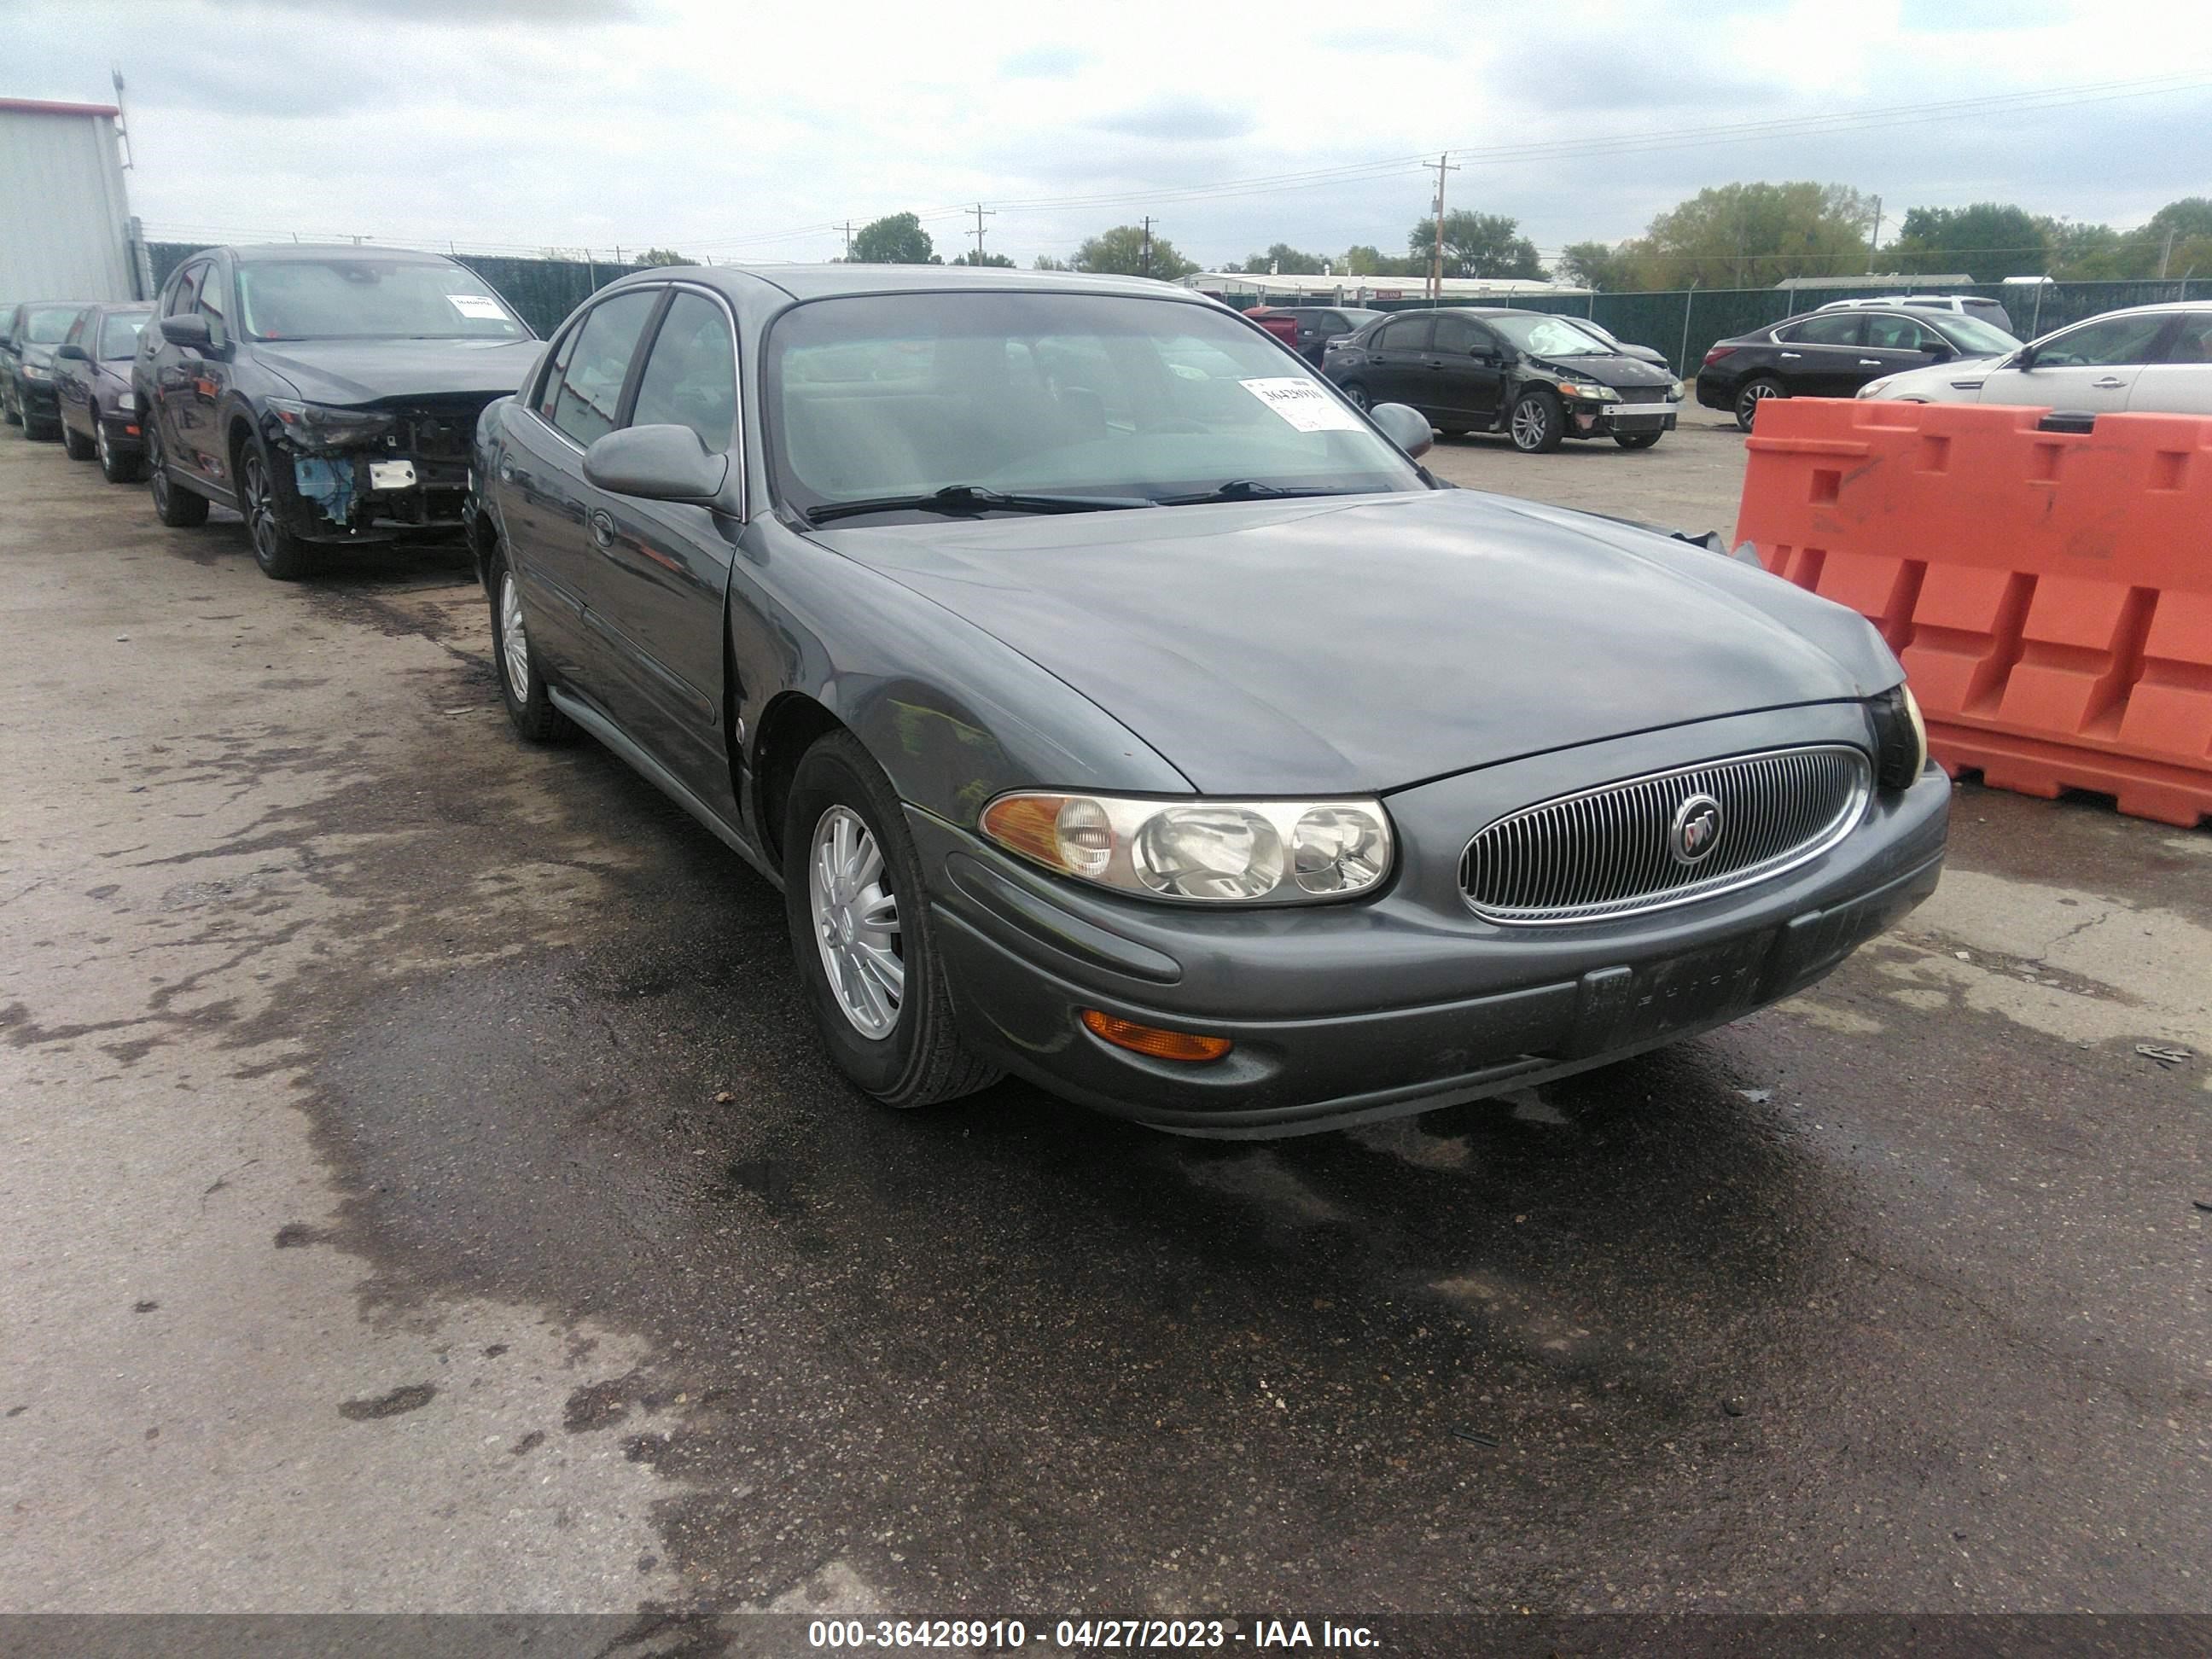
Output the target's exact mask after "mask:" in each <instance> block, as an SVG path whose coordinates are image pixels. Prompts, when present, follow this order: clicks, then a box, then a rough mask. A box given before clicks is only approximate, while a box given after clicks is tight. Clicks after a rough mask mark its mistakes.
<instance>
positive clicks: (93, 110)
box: [0, 98, 123, 116]
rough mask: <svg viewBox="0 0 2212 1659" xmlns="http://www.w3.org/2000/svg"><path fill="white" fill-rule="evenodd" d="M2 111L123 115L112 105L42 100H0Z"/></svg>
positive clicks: (35, 113) (31, 113)
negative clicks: (55, 102)
mask: <svg viewBox="0 0 2212 1659" xmlns="http://www.w3.org/2000/svg"><path fill="white" fill-rule="evenodd" d="M0 109H13V110H21V111H22V112H25V113H26V114H28V115H118V116H119V115H121V114H122V113H123V112H122V111H121V110H119V109H118V108H116V107H115V106H114V105H112V104H50V103H48V102H46V100H44V99H40V98H0Z"/></svg>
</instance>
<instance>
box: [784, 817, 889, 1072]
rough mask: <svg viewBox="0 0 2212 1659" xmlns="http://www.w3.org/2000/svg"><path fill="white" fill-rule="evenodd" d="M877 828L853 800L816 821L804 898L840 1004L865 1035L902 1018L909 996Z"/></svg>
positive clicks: (882, 1032)
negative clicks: (903, 1004) (901, 1006)
mask: <svg viewBox="0 0 2212 1659" xmlns="http://www.w3.org/2000/svg"><path fill="white" fill-rule="evenodd" d="M888 873H889V872H888V871H887V869H886V868H885V866H884V853H883V848H881V847H879V846H878V845H877V844H876V836H875V832H874V831H873V830H872V829H869V828H868V825H867V823H866V820H865V819H863V818H862V817H860V814H859V813H857V812H855V811H853V810H852V808H850V807H848V806H832V807H831V808H829V811H826V812H824V813H823V815H822V816H821V817H820V818H818V819H817V820H816V822H815V825H814V838H813V842H812V844H811V847H810V848H809V849H808V855H807V860H806V898H807V906H808V909H809V911H810V913H811V916H812V919H813V922H814V938H815V942H816V944H817V945H818V946H819V947H820V949H821V951H822V969H823V973H824V974H826V975H828V976H829V989H830V992H831V994H833V995H834V996H835V997H836V1000H837V1006H838V1008H839V1010H840V1011H841V1012H843V1014H844V1016H845V1018H846V1019H847V1021H848V1022H849V1023H850V1024H851V1025H852V1027H853V1029H854V1030H856V1031H858V1032H859V1033H860V1035H861V1036H864V1037H869V1038H882V1037H884V1036H889V1035H890V1030H891V1028H892V1027H893V1026H895V1025H896V1024H898V1017H899V1004H900V1002H901V1001H902V999H903V998H904V996H905V994H906V965H905V963H903V961H902V960H901V958H900V956H899V915H898V898H897V896H896V895H895V894H893V893H892V892H891V890H890V888H889V887H888V886H886V885H885V884H884V878H885V877H886V876H887V875H888Z"/></svg>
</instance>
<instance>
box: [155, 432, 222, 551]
mask: <svg viewBox="0 0 2212 1659" xmlns="http://www.w3.org/2000/svg"><path fill="white" fill-rule="evenodd" d="M166 463H167V457H165V456H164V455H163V453H161V428H159V427H157V426H155V424H154V423H153V422H151V421H149V422H146V483H147V488H148V489H149V491H150V492H151V493H152V495H153V497H154V516H155V518H157V519H159V520H161V522H162V523H163V524H165V525H167V526H169V527H170V528H171V529H172V530H189V529H191V527H192V526H194V525H202V524H205V523H206V522H207V515H208V502H207V497H206V496H204V495H200V494H198V493H197V491H195V490H190V489H184V488H182V487H181V486H179V485H178V484H177V483H174V482H173V480H172V479H171V478H170V477H169V469H168V466H167V464H166Z"/></svg>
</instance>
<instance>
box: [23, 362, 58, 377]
mask: <svg viewBox="0 0 2212 1659" xmlns="http://www.w3.org/2000/svg"><path fill="white" fill-rule="evenodd" d="M23 378H24V379H25V380H52V379H53V378H54V372H53V370H52V369H51V368H40V367H39V366H38V365H37V364H36V363H25V364H24V365H23Z"/></svg>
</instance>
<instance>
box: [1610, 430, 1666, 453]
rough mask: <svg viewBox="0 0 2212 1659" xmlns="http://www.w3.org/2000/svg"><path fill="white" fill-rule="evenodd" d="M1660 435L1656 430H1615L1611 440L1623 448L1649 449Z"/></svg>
mask: <svg viewBox="0 0 2212 1659" xmlns="http://www.w3.org/2000/svg"><path fill="white" fill-rule="evenodd" d="M1661 437H1662V434H1661V433H1657V432H1616V433H1614V434H1613V442H1615V443H1617V444H1619V445H1620V447H1622V448H1623V449H1649V448H1650V447H1651V446H1652V445H1654V444H1656V443H1657V442H1658V441H1659V440H1660V438H1661Z"/></svg>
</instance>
